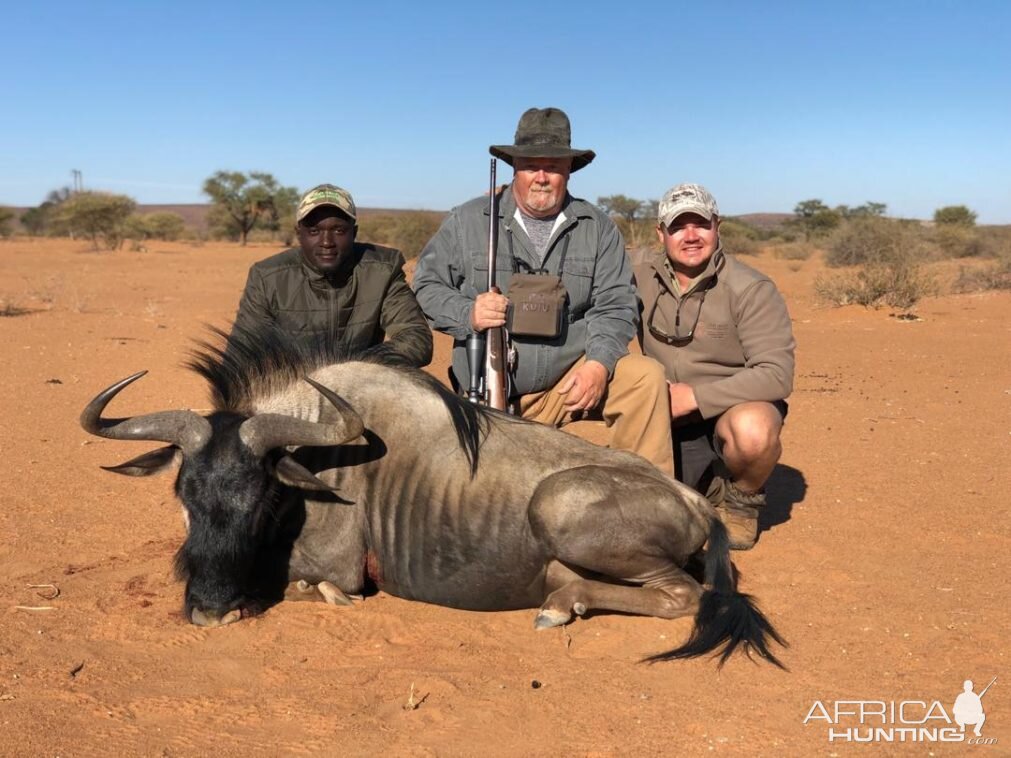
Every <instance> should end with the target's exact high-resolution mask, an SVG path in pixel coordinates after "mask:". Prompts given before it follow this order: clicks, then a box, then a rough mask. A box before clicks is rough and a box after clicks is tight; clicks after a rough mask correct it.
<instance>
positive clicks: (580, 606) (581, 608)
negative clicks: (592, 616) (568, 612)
mask: <svg viewBox="0 0 1011 758" xmlns="http://www.w3.org/2000/svg"><path fill="white" fill-rule="evenodd" d="M572 612H573V613H575V614H576V615H577V616H585V615H586V605H585V604H584V603H573V604H572Z"/></svg>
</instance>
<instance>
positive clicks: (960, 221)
mask: <svg viewBox="0 0 1011 758" xmlns="http://www.w3.org/2000/svg"><path fill="white" fill-rule="evenodd" d="M934 223H935V224H938V225H941V226H943V225H946V224H951V225H954V226H975V225H976V214H975V213H974V212H973V211H971V210H969V209H968V208H967V207H966V206H964V205H946V206H945V207H943V208H938V209H937V210H936V211H934Z"/></svg>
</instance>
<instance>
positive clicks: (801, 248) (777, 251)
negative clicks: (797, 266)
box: [772, 242, 818, 261]
mask: <svg viewBox="0 0 1011 758" xmlns="http://www.w3.org/2000/svg"><path fill="white" fill-rule="evenodd" d="M817 250H818V248H816V247H815V246H814V245H812V244H811V243H809V242H785V243H782V244H778V245H774V246H773V248H772V254H773V255H774V256H775V257H776V258H782V259H783V260H787V261H806V260H807V259H808V258H810V257H811V256H812V255H814V253H815V252H816V251H817Z"/></svg>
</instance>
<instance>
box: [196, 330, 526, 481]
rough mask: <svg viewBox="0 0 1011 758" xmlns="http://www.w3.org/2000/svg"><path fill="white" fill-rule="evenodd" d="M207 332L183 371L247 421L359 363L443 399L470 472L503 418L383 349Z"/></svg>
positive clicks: (321, 338)
mask: <svg viewBox="0 0 1011 758" xmlns="http://www.w3.org/2000/svg"><path fill="white" fill-rule="evenodd" d="M207 329H208V331H209V332H210V333H211V338H210V339H208V340H197V341H196V347H195V348H194V349H193V350H192V351H191V352H190V357H189V359H188V360H187V361H186V363H185V366H186V367H187V368H189V369H191V370H193V371H195V372H196V373H198V374H199V375H200V376H202V377H203V378H204V379H206V380H207V383H208V385H209V387H210V392H211V403H212V405H213V407H214V409H215V410H218V411H230V412H233V413H239V414H243V415H247V416H251V415H253V413H254V410H253V409H254V407H255V405H256V401H257V400H259V399H261V398H265V397H269V396H270V395H273V394H275V393H277V392H281V391H283V390H285V389H286V388H287V387H289V386H291V385H292V384H294V383H295V382H298V381H301V380H302V379H303V378H304V377H305V376H306V375H308V374H311V373H312V372H313V371H316V370H317V369H320V368H323V367H324V366H331V365H334V364H336V363H346V362H348V361H363V362H366V363H375V364H379V365H382V366H390V367H394V368H400V369H402V370H403V373H404V376H406V377H408V378H409V379H410V380H411V381H412V382H414V383H415V384H416V385H417V386H419V387H420V388H423V389H425V390H426V391H428V392H434V393H435V394H436V395H438V396H439V398H440V399H441V400H442V402H443V404H444V405H445V406H446V409H447V410H448V411H449V415H450V418H451V419H452V422H453V428H454V429H455V431H456V436H457V440H458V441H459V443H460V447H461V449H462V450H463V452H464V454H465V455H466V456H467V460H468V462H469V463H470V467H471V471H472V472H473V471H476V470H477V459H478V451H479V448H480V446H481V441H482V439H483V438H484V436H485V434H486V433H487V430H488V427H489V424H490V423H491V422H492V421H493V419H496V418H508V417H507V416H505V415H504V414H500V413H498V412H497V411H490V410H488V409H486V408H484V407H483V406H478V405H474V404H473V403H469V402H467V401H466V400H463V399H462V398H460V397H458V396H457V395H455V394H454V393H453V392H452V391H450V390H449V389H448V388H447V387H445V386H444V385H443V384H442V383H440V382H439V381H438V380H436V379H435V378H434V377H432V376H430V375H429V374H427V373H425V372H424V371H417V370H414V369H413V368H411V367H410V366H409V365H408V363H407V362H406V361H405V360H404V358H403V357H402V356H401V355H400V354H399V353H397V352H396V351H395V350H392V349H390V348H389V347H388V346H387V345H385V344H382V345H377V346H375V347H371V348H368V349H367V350H360V351H351V350H348V349H347V348H345V347H343V346H342V345H340V344H339V343H338V342H337V341H336V340H333V339H329V338H327V335H325V334H313V335H311V336H307V337H301V338H294V337H292V336H290V335H289V334H287V333H285V332H283V331H282V330H280V329H278V328H276V327H274V326H271V325H265V326H258V327H256V328H255V329H249V330H247V329H243V328H241V327H235V328H234V329H233V330H232V332H231V333H228V332H225V331H223V330H222V329H219V328H217V327H214V326H208V327H207Z"/></svg>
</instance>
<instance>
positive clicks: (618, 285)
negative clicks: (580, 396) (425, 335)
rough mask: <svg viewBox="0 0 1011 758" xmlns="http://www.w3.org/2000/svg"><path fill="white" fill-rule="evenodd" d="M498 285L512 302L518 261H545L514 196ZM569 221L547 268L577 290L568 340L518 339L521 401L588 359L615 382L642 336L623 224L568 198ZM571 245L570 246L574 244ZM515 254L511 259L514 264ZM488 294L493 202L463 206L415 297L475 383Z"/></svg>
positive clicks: (501, 240) (434, 244)
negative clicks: (472, 360)
mask: <svg viewBox="0 0 1011 758" xmlns="http://www.w3.org/2000/svg"><path fill="white" fill-rule="evenodd" d="M497 210H498V217H499V218H498V249H497V255H496V258H495V271H496V273H495V282H496V285H497V286H498V287H499V288H500V289H501V290H502V293H503V294H505V295H508V294H509V281H510V279H511V277H512V273H513V260H512V257H515V258H516V260H517V264H518V265H519V264H522V265H521V266H520V268H521V270H528V269H532V268H538V267H539V266H540V265H542V264H541V261H540V258H539V256H538V255H537V253H536V252H535V250H534V245H533V243H532V242H531V241H530V238H529V237H528V236H527V234H526V232H525V231H523V228H522V226H521V225H520V224H519V223H517V221H516V219H515V218H514V214H515V212H516V201H515V199H514V198H513V193H512V189H511V188H508V189H506V190H505V191H504V192H503V193H502V196H501V199H500V200H499V203H498V208H497ZM562 212H563V213H564V214H565V221H564V223H563V224H562V225H561V226H560V227H559V229H558V230H556V231H555V233H554V235H553V236H552V237H551V240H550V242H549V243H548V249H547V252H546V254H545V258H544V261H543V266H544V267H545V268H546V269H547V270H548V271H549V272H550V273H552V274H557V273H559V271H558V266H559V263H560V262H561V261H560V259H561V257H562V255H561V253H562V250H565V265H564V268H563V270H562V271H561V276H562V283H563V284H564V285H565V288H566V290H567V291H568V302H567V304H566V319H565V323H564V324H563V327H562V329H563V331H562V334H561V336H559V337H558V338H557V339H553V340H547V339H538V338H532V337H517V336H515V335H514V336H513V346H514V347H515V348H516V353H517V361H516V369H515V372H514V374H513V395H514V396H515V395H523V394H527V393H530V392H537V391H539V390H545V389H548V388H549V387H551V386H553V385H554V384H555V383H556V382H557V381H558V380H559V379H560V378H561V377H562V375H563V374H564V373H565V372H566V371H567V370H568V369H569V367H570V366H572V364H573V363H575V362H576V361H577V360H578V359H579V357H580V356H582V355H584V354H585V355H586V357H587V358H588V359H589V360H595V361H599V362H600V363H602V364H603V365H604V366H605V367H606V368H607V371H608V374H609V375H613V373H614V365H615V364H616V363H617V362H618V359H619V358H621V357H622V356H624V355H626V354H627V353H628V343H629V342H631V341H632V338H633V337H635V324H636V318H637V316H638V314H637V310H636V299H635V290H634V289H633V287H632V270H631V267H630V265H629V262H628V257H627V256H626V255H625V243H624V240H623V239H622V237H621V233H620V232H619V231H618V229H617V227H616V226H615V225H614V222H613V221H612V220H611V219H610V218H609V217H608V216H607V214H605V213H604V212H603V211H601V210H600V209H599V208H597V207H596V206H594V205H591V204H590V203H588V202H586V201H585V200H580V199H579V198H574V197H571V196H570V197H568V198H566V203H565V206H564V207H563V208H562ZM566 240H567V241H566ZM510 250H511V251H512V257H510ZM487 288H488V198H487V197H478V198H475V199H473V200H470V201H468V202H467V203H464V204H463V205H461V206H459V207H457V208H454V209H453V210H452V211H451V212H450V214H449V216H448V217H447V218H446V220H445V221H444V222H443V224H442V226H441V227H440V229H439V231H438V232H437V233H436V235H435V236H434V237H433V238H432V239H431V240H430V241H429V243H428V245H426V246H425V249H424V250H423V251H422V252H421V257H420V258H419V259H418V267H417V269H415V272H414V289H415V292H416V293H417V295H418V302H419V303H421V307H422V308H423V309H424V311H425V315H426V316H428V318H429V321H430V322H431V324H432V327H433V328H435V329H438V330H439V331H441V332H445V333H446V334H449V335H450V336H452V337H453V339H454V346H453V373H454V374H455V375H456V379H457V381H458V382H459V383H460V385H461V386H463V387H466V386H467V384H468V381H469V372H468V368H467V353H466V340H467V337H468V336H469V335H470V334H471V332H472V329H471V326H470V312H471V309H472V308H473V306H474V299H475V298H476V297H477V295H478V294H479V293H481V292H484V291H485V290H487Z"/></svg>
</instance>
